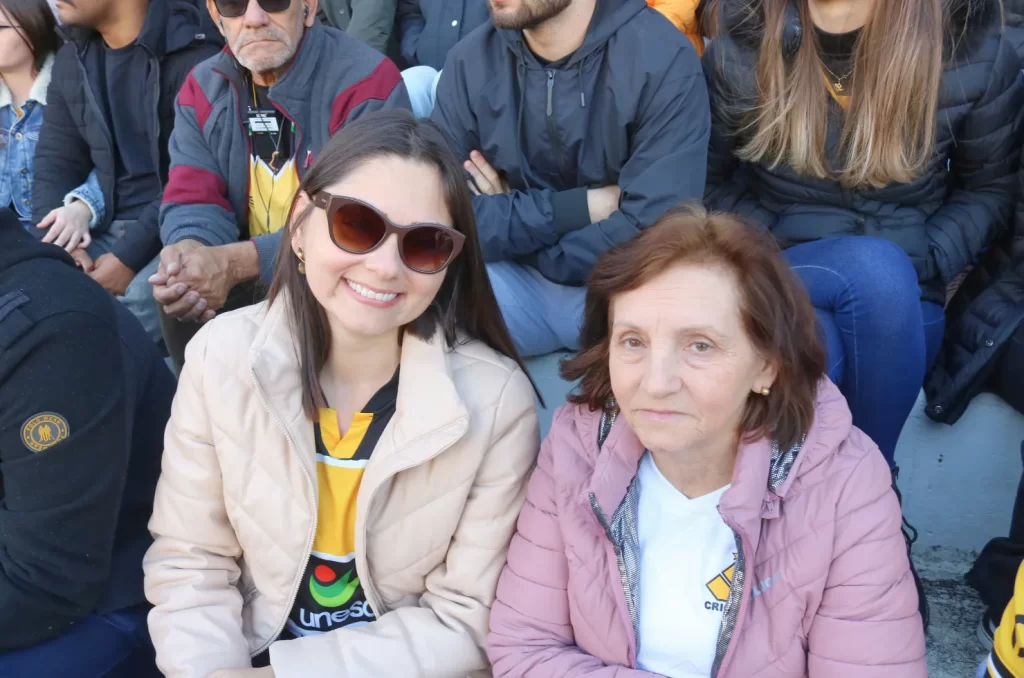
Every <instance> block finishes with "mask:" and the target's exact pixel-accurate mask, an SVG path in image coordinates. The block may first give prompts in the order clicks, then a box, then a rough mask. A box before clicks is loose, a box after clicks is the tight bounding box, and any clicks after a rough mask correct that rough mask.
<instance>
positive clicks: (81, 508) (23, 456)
mask: <svg viewBox="0 0 1024 678" xmlns="http://www.w3.org/2000/svg"><path fill="white" fill-rule="evenodd" d="M83 284H84V283H83ZM18 313H19V311H18V310H14V311H12V312H11V314H9V315H8V316H7V318H6V319H5V320H4V323H12V322H16V321H17V320H18V319H17V318H16V317H15V314H18ZM110 321H111V318H108V317H100V316H99V315H97V314H95V313H93V312H91V311H89V310H86V311H81V312H73V313H64V314H61V315H57V316H51V317H50V318H47V319H44V320H42V321H40V322H39V323H38V324H36V325H35V327H33V328H32V330H30V332H29V334H27V335H26V336H24V337H22V338H21V339H19V340H18V343H17V344H15V347H16V349H17V350H19V355H22V356H23V357H22V359H21V360H20V361H19V362H18V363H17V364H16V365H15V366H13V369H9V370H8V369H4V368H6V367H8V365H9V364H10V362H11V361H7V363H6V364H5V363H4V361H0V383H2V388H0V469H2V477H3V495H4V498H3V501H2V502H0V654H2V653H3V652H7V651H10V650H16V649H19V648H24V647H29V646H32V645H35V644H37V643H39V642H42V641H44V640H46V639H48V638H51V637H53V636H56V635H57V634H59V633H61V632H63V631H64V630H65V629H67V628H68V626H70V625H71V624H73V623H75V622H77V621H81V620H82V619H84V618H85V617H86V616H87V615H88V614H89V613H90V611H91V610H92V609H93V607H94V606H95V605H96V603H97V601H98V600H99V598H100V596H101V595H102V593H103V591H104V587H105V585H106V582H107V579H108V577H109V575H110V569H111V558H112V552H113V546H114V537H115V528H116V525H117V516H118V512H119V510H120V506H121V496H122V493H123V490H124V483H125V478H126V473H127V468H128V462H129V454H130V444H131V425H132V418H131V411H132V410H131V407H132V406H131V403H130V402H129V397H128V393H127V392H126V385H125V370H126V367H125V364H124V358H123V354H122V352H121V351H119V350H117V349H116V348H113V347H116V346H117V345H118V343H119V342H120V341H121V340H120V338H119V337H118V335H117V333H116V332H115V331H114V329H113V328H112V326H111V324H110ZM83 337H87V339H83ZM23 342H24V343H25V344H24V345H25V348H24V349H22V348H21V346H19V344H22V343H23ZM40 413H56V414H57V415H59V416H60V418H61V419H63V420H64V422H65V425H66V426H67V431H66V435H67V437H66V439H64V440H60V439H59V438H60V436H61V433H60V431H59V429H58V431H57V432H56V433H53V432H49V431H48V433H49V434H50V435H51V436H52V437H53V438H54V439H56V440H58V442H56V443H55V444H53V445H51V446H50V447H47V448H45V449H42V450H39V451H38V452H33V451H32V450H30V449H29V448H28V447H27V446H26V445H25V444H24V443H23V430H24V429H25V428H26V426H28V425H29V424H28V423H29V422H31V420H32V418H33V417H35V416H37V415H39V414H40ZM0 663H2V662H0Z"/></svg>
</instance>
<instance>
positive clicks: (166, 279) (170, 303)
mask: <svg viewBox="0 0 1024 678" xmlns="http://www.w3.org/2000/svg"><path fill="white" fill-rule="evenodd" d="M149 282H150V284H151V285H153V298H154V299H156V302H157V303H158V304H160V305H161V306H162V307H163V309H164V313H166V314H167V315H168V316H170V317H172V318H177V319H178V320H193V321H198V322H207V321H208V320H212V319H213V317H214V316H215V315H216V314H217V311H218V310H220V309H221V308H223V307H224V304H225V302H226V301H227V297H228V292H230V291H231V288H232V287H234V286H235V282H236V281H234V280H233V279H232V276H231V271H230V266H229V264H228V261H227V257H226V256H225V254H224V252H223V248H219V247H208V246H206V245H203V244H202V243H200V242H197V241H195V240H183V241H181V242H179V243H175V244H173V245H168V246H167V247H165V248H164V249H163V251H161V252H160V267H159V268H158V269H157V272H156V273H154V274H153V275H152V276H150V278H149Z"/></svg>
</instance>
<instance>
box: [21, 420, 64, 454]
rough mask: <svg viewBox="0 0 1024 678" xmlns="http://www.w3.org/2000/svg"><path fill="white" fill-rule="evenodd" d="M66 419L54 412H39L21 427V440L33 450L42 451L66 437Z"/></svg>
mask: <svg viewBox="0 0 1024 678" xmlns="http://www.w3.org/2000/svg"><path fill="white" fill-rule="evenodd" d="M69 434H70V429H69V428H68V420H67V419H65V418H64V417H62V416H60V415H59V414H56V413H55V412H40V413H39V414H37V415H35V416H33V417H32V418H31V419H29V420H28V421H26V422H25V423H24V424H23V425H22V427H21V442H22V443H24V445H25V447H27V448H28V449H30V450H32V451H33V452H42V451H43V450H46V449H49V448H51V447H53V446H54V445H56V444H57V443H59V442H60V441H62V440H64V439H66V438H67V437H68V435H69Z"/></svg>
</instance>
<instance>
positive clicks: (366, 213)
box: [331, 203, 387, 254]
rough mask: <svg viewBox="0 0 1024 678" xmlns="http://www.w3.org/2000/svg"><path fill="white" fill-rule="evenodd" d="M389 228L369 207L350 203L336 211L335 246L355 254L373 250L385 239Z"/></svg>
mask: <svg viewBox="0 0 1024 678" xmlns="http://www.w3.org/2000/svg"><path fill="white" fill-rule="evenodd" d="M386 229H387V226H385V224H384V220H383V219H381V218H380V215H379V214H377V213H376V212H374V211H373V210H372V209H370V208H369V207H365V206H363V205H356V204H352V203H349V204H347V205H342V206H341V207H339V208H338V209H337V211H335V213H334V219H333V220H332V221H331V237H332V238H333V239H334V244H335V245H337V246H338V247H340V248H341V249H343V250H347V251H349V252H352V253H353V254H362V253H363V252H368V251H369V250H371V249H373V248H374V247H375V246H376V245H377V243H379V242H380V241H381V240H382V239H383V238H384V233H385V231H386Z"/></svg>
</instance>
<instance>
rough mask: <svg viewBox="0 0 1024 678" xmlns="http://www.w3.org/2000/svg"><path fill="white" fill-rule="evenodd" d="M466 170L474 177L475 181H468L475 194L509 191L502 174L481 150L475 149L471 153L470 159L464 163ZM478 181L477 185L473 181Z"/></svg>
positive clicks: (495, 193)
mask: <svg viewBox="0 0 1024 678" xmlns="http://www.w3.org/2000/svg"><path fill="white" fill-rule="evenodd" d="M462 166H463V167H465V168H466V171H467V172H469V173H470V175H472V177H473V181H469V182H467V183H468V184H469V190H470V191H472V192H473V194H474V195H498V194H499V193H508V190H509V189H508V183H507V182H506V181H505V180H504V179H502V178H501V175H499V174H498V172H497V171H496V170H495V169H494V168H493V167H491V165H490V163H488V162H487V159H486V158H484V155H483V153H481V152H480V151H473V152H472V153H470V154H469V160H467V161H466V162H464V163H462ZM474 181H475V182H476V186H474V185H473V182H474Z"/></svg>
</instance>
